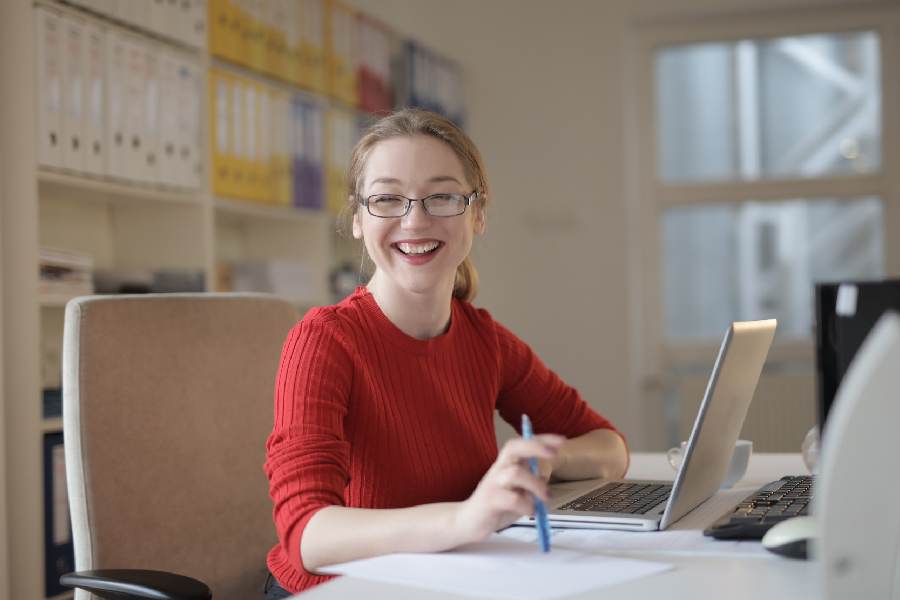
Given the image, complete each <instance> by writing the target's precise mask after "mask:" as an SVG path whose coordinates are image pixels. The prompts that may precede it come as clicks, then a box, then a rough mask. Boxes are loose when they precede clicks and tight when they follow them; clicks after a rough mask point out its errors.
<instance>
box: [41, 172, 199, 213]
mask: <svg viewBox="0 0 900 600" xmlns="http://www.w3.org/2000/svg"><path fill="white" fill-rule="evenodd" d="M38 185H39V194H40V195H41V196H42V197H43V196H53V197H56V198H64V199H68V200H72V201H79V202H102V203H111V204H121V205H128V204H134V203H143V204H146V203H148V202H159V203H163V204H176V205H193V206H200V204H201V196H200V191H199V190H197V191H186V190H176V189H170V188H165V187H159V186H152V185H149V184H146V185H145V184H140V183H131V182H124V181H116V180H112V179H106V178H99V177H91V176H88V175H81V174H72V173H66V172H64V171H56V170H53V169H49V168H46V167H41V168H39V169H38Z"/></svg>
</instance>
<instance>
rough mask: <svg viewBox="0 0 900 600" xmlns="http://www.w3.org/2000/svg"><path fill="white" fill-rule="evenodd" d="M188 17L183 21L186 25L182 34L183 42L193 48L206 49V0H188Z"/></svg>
mask: <svg viewBox="0 0 900 600" xmlns="http://www.w3.org/2000/svg"><path fill="white" fill-rule="evenodd" d="M190 7H191V11H190V15H189V17H188V19H187V20H186V21H185V22H186V23H187V25H188V28H187V31H185V32H184V41H185V43H187V44H188V45H190V46H194V47H195V48H200V49H205V48H206V35H207V25H206V20H207V0H190Z"/></svg>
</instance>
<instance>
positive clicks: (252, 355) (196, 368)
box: [63, 294, 298, 600]
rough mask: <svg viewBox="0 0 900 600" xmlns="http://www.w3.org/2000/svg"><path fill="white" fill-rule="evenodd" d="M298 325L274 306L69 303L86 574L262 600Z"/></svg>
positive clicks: (247, 298) (70, 394)
mask: <svg viewBox="0 0 900 600" xmlns="http://www.w3.org/2000/svg"><path fill="white" fill-rule="evenodd" d="M297 319H298V314H297V312H296V311H295V310H294V308H293V307H292V306H291V305H290V304H289V303H287V302H285V301H283V300H280V299H278V298H274V297H272V296H265V295H262V294H160V295H140V296H106V297H103V296H92V297H85V298H79V299H76V300H73V301H71V302H70V303H69V304H68V306H67V307H66V317H65V334H64V347H63V428H64V439H65V456H66V475H67V480H68V491H69V506H70V509H71V515H72V528H73V541H74V546H75V568H76V569H77V570H85V569H107V568H108V569H113V568H135V569H159V570H165V571H174V572H177V573H181V574H184V575H188V576H191V577H195V578H197V579H200V580H202V581H204V582H205V583H207V585H209V586H210V588H211V589H212V591H213V597H214V598H215V599H217V600H230V599H241V600H243V599H246V598H254V597H258V596H259V595H260V594H261V589H262V585H263V583H264V581H265V574H266V566H265V558H266V552H267V551H268V549H269V548H270V547H271V546H272V544H274V543H275V541H276V536H275V531H274V526H273V524H272V517H271V514H272V506H271V501H270V500H269V497H268V485H267V482H266V479H265V474H264V472H263V461H264V458H265V448H264V445H265V440H266V436H267V435H268V434H269V432H270V431H271V427H272V394H273V389H274V381H275V374H276V371H277V369H278V361H279V356H280V352H281V346H282V343H283V341H284V339H285V337H286V335H287V333H288V331H289V330H290V328H291V326H292V325H293V324H294V323H295V322H296V321H297ZM77 594H78V595H77V596H76V598H89V597H90V596H89V595H88V594H87V593H85V592H81V591H79V592H77Z"/></svg>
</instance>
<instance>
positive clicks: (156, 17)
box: [143, 0, 178, 39]
mask: <svg viewBox="0 0 900 600" xmlns="http://www.w3.org/2000/svg"><path fill="white" fill-rule="evenodd" d="M143 2H145V3H147V4H149V5H150V6H149V11H150V15H149V16H150V18H149V20H148V21H147V22H146V23H145V24H144V27H145V28H147V29H149V30H150V31H152V32H154V33H158V34H160V35H165V36H169V37H175V38H176V39H178V36H177V35H174V34H175V32H174V31H173V29H172V25H174V24H175V18H174V16H173V15H172V13H173V12H175V11H174V9H173V8H171V7H170V3H169V1H168V0H143ZM176 6H177V4H176Z"/></svg>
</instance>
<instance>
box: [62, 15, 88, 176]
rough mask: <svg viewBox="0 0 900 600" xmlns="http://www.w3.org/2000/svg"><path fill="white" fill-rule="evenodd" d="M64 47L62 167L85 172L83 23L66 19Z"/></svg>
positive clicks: (70, 18) (72, 18) (70, 17)
mask: <svg viewBox="0 0 900 600" xmlns="http://www.w3.org/2000/svg"><path fill="white" fill-rule="evenodd" d="M62 23H63V44H62V52H63V56H62V82H63V86H62V90H63V91H62V103H63V104H62V105H63V111H62V133H63V143H62V166H63V168H65V169H68V170H71V171H75V172H78V173H80V172H82V171H84V55H85V52H84V21H83V20H81V19H78V18H76V17H73V16H65V17H63V19H62Z"/></svg>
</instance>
